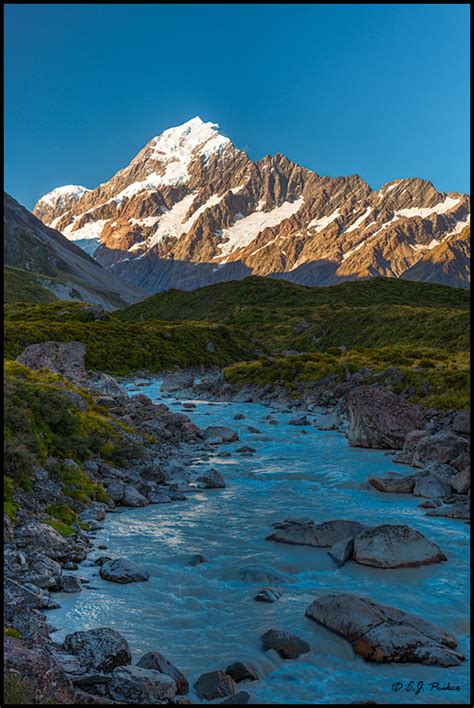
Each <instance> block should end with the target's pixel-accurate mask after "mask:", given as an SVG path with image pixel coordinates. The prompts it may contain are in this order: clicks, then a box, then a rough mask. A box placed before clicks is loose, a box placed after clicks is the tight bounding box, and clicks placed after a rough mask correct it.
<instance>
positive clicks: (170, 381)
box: [160, 371, 194, 393]
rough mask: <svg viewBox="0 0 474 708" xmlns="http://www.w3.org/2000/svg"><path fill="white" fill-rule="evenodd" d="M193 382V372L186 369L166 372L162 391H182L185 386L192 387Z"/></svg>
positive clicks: (161, 387)
mask: <svg viewBox="0 0 474 708" xmlns="http://www.w3.org/2000/svg"><path fill="white" fill-rule="evenodd" d="M193 384H194V375H193V374H190V373H188V372H186V371H177V372H171V373H169V374H165V376H164V378H163V381H162V382H161V386H160V390H161V392H162V393H174V392H175V391H181V390H182V389H183V388H191V387H192V385H193Z"/></svg>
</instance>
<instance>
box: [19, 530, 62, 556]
mask: <svg viewBox="0 0 474 708" xmlns="http://www.w3.org/2000/svg"><path fill="white" fill-rule="evenodd" d="M15 540H16V542H17V545H18V546H19V547H20V548H27V549H28V553H29V554H30V555H34V556H36V555H37V554H39V553H42V554H44V555H45V556H47V557H48V558H51V559H53V560H63V559H64V558H65V557H66V556H67V555H68V553H69V545H68V542H67V541H66V539H65V538H63V537H62V536H61V535H60V534H59V533H58V532H57V531H56V530H55V529H53V528H52V526H49V525H48V524H40V523H37V522H35V521H32V522H31V523H29V524H25V526H20V527H19V528H18V529H17V530H16V533H15Z"/></svg>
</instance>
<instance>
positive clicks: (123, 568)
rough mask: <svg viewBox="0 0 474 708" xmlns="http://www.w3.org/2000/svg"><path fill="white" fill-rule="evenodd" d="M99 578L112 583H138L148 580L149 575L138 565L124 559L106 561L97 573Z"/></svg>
mask: <svg viewBox="0 0 474 708" xmlns="http://www.w3.org/2000/svg"><path fill="white" fill-rule="evenodd" d="M99 574H100V577H101V578H103V579H104V580H110V582H112V583H121V584H125V583H140V582H144V581H145V580H148V578H149V577H150V574H149V572H148V571H147V570H144V569H143V568H141V567H140V566H139V565H137V564H136V563H134V562H133V561H131V560H127V559H126V558H115V559H113V560H109V561H106V562H105V563H104V564H103V565H102V566H101V569H100V571H99Z"/></svg>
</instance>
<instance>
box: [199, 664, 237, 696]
mask: <svg viewBox="0 0 474 708" xmlns="http://www.w3.org/2000/svg"><path fill="white" fill-rule="evenodd" d="M194 688H195V689H196V693H197V695H198V696H199V698H202V699H204V700H206V701H212V700H214V698H222V697H223V696H232V695H234V693H235V683H234V680H233V679H232V678H231V677H230V676H227V674H225V673H224V672H223V671H210V672H209V673H206V674H202V675H201V676H200V677H199V678H198V680H197V681H196V683H195V684H194Z"/></svg>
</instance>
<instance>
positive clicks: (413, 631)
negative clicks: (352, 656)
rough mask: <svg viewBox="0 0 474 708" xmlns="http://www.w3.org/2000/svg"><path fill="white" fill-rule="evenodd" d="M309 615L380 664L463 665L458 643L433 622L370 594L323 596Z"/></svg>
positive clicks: (307, 612)
mask: <svg viewBox="0 0 474 708" xmlns="http://www.w3.org/2000/svg"><path fill="white" fill-rule="evenodd" d="M305 614H306V616H307V617H309V618H311V619H313V620H315V622H317V623H318V624H320V625H321V626H323V627H326V629H329V630H330V631H331V632H334V633H335V634H338V635H340V636H341V637H344V639H347V641H349V642H350V643H351V644H352V648H353V649H354V651H355V653H356V654H358V655H359V656H361V657H362V658H363V659H365V660H366V661H373V662H377V663H392V662H400V663H406V662H410V663H421V664H435V665H438V666H459V664H461V662H462V661H463V660H464V657H463V656H462V654H459V653H458V652H456V651H454V649H455V648H456V647H457V642H456V640H455V639H454V637H452V636H451V635H450V634H448V633H447V632H445V631H444V630H443V629H440V628H439V627H437V626H436V625H434V624H431V622H427V621H426V620H424V619H421V618H420V617H416V616H415V615H411V614H408V613H407V612H403V611H402V610H398V609H395V608H394V607H388V606H387V605H381V604H378V603H376V602H373V601H372V600H369V599H368V598H366V597H360V596H358V595H351V594H346V593H330V594H327V595H322V596H321V597H319V598H318V599H317V600H315V601H314V602H312V603H311V605H309V606H308V607H307V608H306V612H305Z"/></svg>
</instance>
